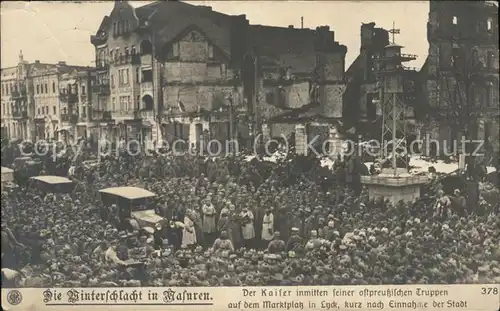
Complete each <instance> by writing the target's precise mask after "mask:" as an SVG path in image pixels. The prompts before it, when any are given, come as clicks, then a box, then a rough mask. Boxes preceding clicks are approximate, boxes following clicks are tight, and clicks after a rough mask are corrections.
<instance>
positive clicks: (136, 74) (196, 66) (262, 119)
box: [91, 1, 346, 144]
mask: <svg viewBox="0 0 500 311" xmlns="http://www.w3.org/2000/svg"><path fill="white" fill-rule="evenodd" d="M91 41H92V44H93V45H94V46H95V49H96V63H97V68H98V78H97V79H98V80H97V83H96V85H95V88H94V91H95V95H96V98H97V99H98V100H97V101H96V103H95V106H94V107H93V108H92V112H91V113H92V115H95V116H100V117H101V119H102V121H103V122H101V123H100V125H97V126H100V128H99V131H100V132H101V133H104V134H105V135H109V136H110V137H118V136H121V137H124V138H127V137H128V138H130V137H132V138H140V139H143V140H144V139H151V140H159V139H162V140H164V141H169V142H172V141H173V140H176V139H182V140H184V141H189V143H190V144H197V143H200V142H201V141H203V140H205V139H207V138H210V139H216V140H219V141H227V140H229V139H230V138H238V139H243V140H247V141H248V140H252V139H253V137H255V135H257V134H258V133H260V132H261V130H262V131H264V132H266V133H267V135H268V136H271V135H274V134H273V132H274V133H277V132H281V131H282V129H281V128H280V127H279V126H277V127H276V126H274V124H278V123H280V124H286V126H284V127H286V128H289V129H290V130H289V132H290V131H294V126H295V125H290V124H292V123H300V122H302V121H304V120H305V119H304V118H303V116H302V117H301V116H300V114H301V113H306V112H307V113H309V114H310V116H309V117H311V116H323V117H325V118H327V119H328V118H340V116H341V110H342V93H343V88H344V76H343V75H344V58H345V53H346V47H345V46H342V45H340V44H339V43H338V42H336V41H335V40H334V37H333V32H331V31H330V30H329V29H328V27H319V28H317V29H316V30H311V29H300V28H299V29H297V28H293V27H288V28H280V27H268V26H261V25H250V24H249V21H248V19H247V18H246V16H245V15H239V16H231V15H226V14H222V13H219V12H215V11H213V10H212V9H211V8H210V7H205V6H195V5H191V4H187V3H184V2H173V1H161V2H160V1H158V2H154V3H152V4H148V5H145V6H141V7H138V8H134V7H132V6H131V5H129V4H128V3H127V2H126V1H120V2H118V1H117V2H115V6H114V8H113V10H112V12H111V13H110V15H109V16H105V17H104V19H103V21H102V23H101V25H100V27H99V28H98V30H97V32H96V34H95V35H94V36H92V38H91ZM311 109H314V111H313V110H311ZM104 121H105V122H106V123H104ZM304 122H305V121H304Z"/></svg>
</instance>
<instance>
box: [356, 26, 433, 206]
mask: <svg viewBox="0 0 500 311" xmlns="http://www.w3.org/2000/svg"><path fill="white" fill-rule="evenodd" d="M389 33H391V34H392V43H390V44H389V45H387V46H386V47H385V48H384V52H383V54H382V55H381V56H379V57H377V59H376V65H377V66H376V67H377V68H376V72H377V81H378V83H377V85H378V86H379V100H378V104H379V107H380V111H381V114H382V133H381V156H382V159H383V160H384V162H386V163H387V161H388V162H389V163H390V166H389V167H385V168H383V169H382V171H381V173H380V174H379V175H376V176H361V183H362V184H364V185H365V186H366V187H367V188H368V195H369V197H370V198H382V199H384V200H385V199H388V200H389V201H391V202H392V204H393V205H397V204H398V203H399V202H400V201H404V202H407V201H413V200H416V199H418V198H419V197H420V185H422V184H423V183H425V182H426V181H427V178H426V177H425V176H412V175H410V174H409V172H408V157H407V154H408V152H407V148H406V123H407V105H406V104H405V98H406V96H405V87H404V80H405V73H406V70H407V67H405V66H404V65H403V63H405V62H408V61H411V60H414V59H416V56H415V55H407V54H402V53H401V49H402V48H403V47H402V46H400V45H397V44H396V43H395V42H394V36H395V35H396V34H399V29H395V27H394V26H393V28H392V29H391V30H390V31H389Z"/></svg>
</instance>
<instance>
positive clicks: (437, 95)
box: [421, 1, 499, 152]
mask: <svg viewBox="0 0 500 311" xmlns="http://www.w3.org/2000/svg"><path fill="white" fill-rule="evenodd" d="M427 32H428V33H427V39H428V42H429V55H428V57H427V59H426V62H425V64H424V66H423V67H422V70H421V73H422V77H423V79H424V84H423V88H424V94H425V97H426V101H427V103H428V106H429V109H430V112H431V113H430V114H429V115H431V117H433V116H437V118H432V119H433V121H434V122H433V123H432V124H430V125H428V126H427V133H428V134H429V135H430V137H431V138H433V139H436V140H439V141H440V142H441V143H442V145H441V149H440V150H450V148H453V144H450V143H445V142H451V141H454V140H459V141H460V140H461V137H462V136H465V137H467V138H468V139H477V140H484V141H485V147H486V148H487V149H489V150H490V151H494V152H498V150H499V146H498V139H499V138H498V131H499V126H498V120H499V115H498V112H499V111H498V110H499V98H498V70H499V67H498V2H493V1H464V2H453V3H451V2H447V1H430V13H429V21H428V24H427Z"/></svg>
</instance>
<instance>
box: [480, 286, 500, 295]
mask: <svg viewBox="0 0 500 311" xmlns="http://www.w3.org/2000/svg"><path fill="white" fill-rule="evenodd" d="M481 294H482V295H498V287H481Z"/></svg>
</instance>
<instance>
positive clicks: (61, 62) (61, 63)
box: [57, 60, 66, 66]
mask: <svg viewBox="0 0 500 311" xmlns="http://www.w3.org/2000/svg"><path fill="white" fill-rule="evenodd" d="M57 64H58V65H62V66H65V65H66V62H65V61H63V60H61V61H59V62H58V63H57Z"/></svg>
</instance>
